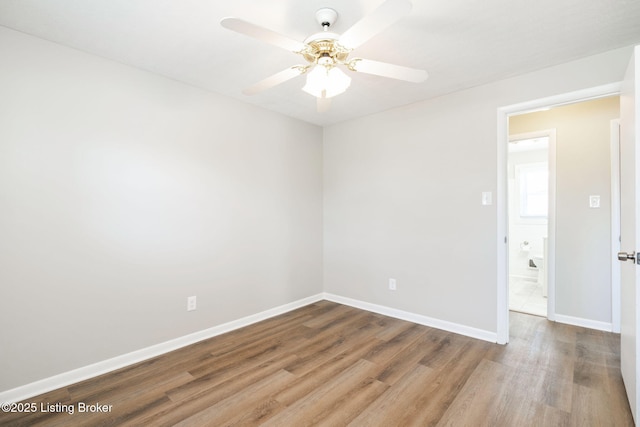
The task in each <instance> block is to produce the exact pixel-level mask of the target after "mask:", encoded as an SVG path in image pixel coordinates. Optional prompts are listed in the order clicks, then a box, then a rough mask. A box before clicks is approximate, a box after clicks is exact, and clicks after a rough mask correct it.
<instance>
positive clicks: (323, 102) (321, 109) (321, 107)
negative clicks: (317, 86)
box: [316, 91, 331, 113]
mask: <svg viewBox="0 0 640 427" xmlns="http://www.w3.org/2000/svg"><path fill="white" fill-rule="evenodd" d="M322 92H323V93H322V95H325V93H324V91H322ZM316 99H317V101H316V108H317V109H318V113H326V112H327V111H329V109H330V108H331V98H327V97H326V96H322V97H318V98H316Z"/></svg>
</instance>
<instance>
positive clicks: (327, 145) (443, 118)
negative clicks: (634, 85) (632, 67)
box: [324, 48, 631, 333]
mask: <svg viewBox="0 0 640 427" xmlns="http://www.w3.org/2000/svg"><path fill="white" fill-rule="evenodd" d="M630 53H631V48H625V49H619V50H615V51H610V52H607V53H604V54H601V55H597V56H593V57H589V58H585V59H581V60H577V61H573V62H570V63H567V64H563V65H560V66H556V67H552V68H547V69H543V70H540V71H537V72H534V73H530V74H526V75H522V76H519V77H514V78H511V79H507V80H502V81H499V82H496V83H493V84H489V85H485V86H481V87H477V88H473V89H470V90H465V91H461V92H457V93H452V94H450V95H446V96H443V97H440V98H437V99H432V100H428V101H424V102H420V103H416V104H413V105H409V106H406V107H404V108H398V109H394V110H390V111H387V112H383V113H380V114H376V115H372V116H368V117H364V118H361V119H357V120H351V121H348V122H344V123H341V124H337V125H334V126H330V127H327V128H325V137H324V248H325V249H324V286H325V291H327V292H331V293H339V294H341V295H343V296H345V297H349V298H354V299H357V300H361V301H365V302H368V303H371V304H379V305H384V306H387V307H392V308H395V309H399V310H405V311H409V312H412V313H416V314H419V315H423V316H428V317H431V318H436V319H440V320H444V321H448V322H453V323H456V324H460V325H464V326H469V327H473V328H477V329H481V330H485V331H490V332H494V333H496V332H497V285H496V281H497V268H496V265H497V253H496V252H497V249H496V248H497V244H498V242H497V228H496V227H497V212H496V205H495V204H494V205H492V206H482V205H481V193H482V192H483V191H491V192H493V194H494V197H495V194H496V189H497V157H498V155H497V126H496V121H497V118H496V117H497V109H498V108H499V107H502V106H508V105H513V104H517V103H521V102H525V101H529V100H534V99H540V98H544V97H547V96H552V95H558V94H563V93H567V92H572V91H576V90H580V89H584V88H590V87H596V86H600V85H604V84H608V83H612V82H619V81H620V80H621V79H622V76H623V74H624V70H625V68H626V64H627V63H628V60H629V57H630ZM432 77H433V78H437V76H432ZM426 84H428V82H427V83H426ZM390 277H393V278H396V279H397V287H398V290H397V291H395V292H392V291H389V290H388V289H387V280H388V278H390Z"/></svg>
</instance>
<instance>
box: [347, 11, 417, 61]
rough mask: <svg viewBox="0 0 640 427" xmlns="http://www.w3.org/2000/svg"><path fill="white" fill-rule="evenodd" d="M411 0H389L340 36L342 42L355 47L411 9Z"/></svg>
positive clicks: (351, 47) (349, 46)
mask: <svg viewBox="0 0 640 427" xmlns="http://www.w3.org/2000/svg"><path fill="white" fill-rule="evenodd" d="M411 7H412V4H411V2H410V1H409V0H387V1H385V2H384V3H382V4H381V5H380V6H378V8H377V9H376V10H374V11H373V12H372V13H371V14H369V15H367V16H365V17H364V18H362V19H361V20H360V21H358V22H356V23H355V24H354V25H353V26H352V27H351V28H349V29H348V30H347V31H346V32H345V33H344V34H342V36H341V37H340V44H341V45H343V46H344V47H346V48H348V49H355V48H357V47H358V46H360V45H361V44H363V43H364V42H366V41H367V40H369V39H370V38H371V37H373V36H375V35H376V34H378V33H379V32H381V31H382V30H384V29H385V28H387V27H388V26H390V25H391V24H393V23H395V22H396V21H398V20H399V19H400V18H402V17H403V16H405V15H407V14H408V13H409V12H410V11H411Z"/></svg>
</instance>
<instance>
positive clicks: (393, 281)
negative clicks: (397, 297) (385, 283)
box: [389, 279, 396, 291]
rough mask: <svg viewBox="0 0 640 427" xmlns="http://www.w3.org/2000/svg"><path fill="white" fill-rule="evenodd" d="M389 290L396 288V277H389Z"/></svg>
mask: <svg viewBox="0 0 640 427" xmlns="http://www.w3.org/2000/svg"><path fill="white" fill-rule="evenodd" d="M389 290H390V291H395V290H396V279H389Z"/></svg>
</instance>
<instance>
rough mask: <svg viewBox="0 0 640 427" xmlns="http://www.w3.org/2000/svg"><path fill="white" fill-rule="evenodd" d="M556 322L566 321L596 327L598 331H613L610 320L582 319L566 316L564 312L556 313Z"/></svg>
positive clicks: (576, 324) (575, 324) (571, 323)
mask: <svg viewBox="0 0 640 427" xmlns="http://www.w3.org/2000/svg"><path fill="white" fill-rule="evenodd" d="M556 322H558V323H565V324H567V325H573V326H580V327H583V328H589V329H596V330H598V331H605V332H612V330H613V325H612V324H611V323H608V322H599V321H597V320H590V319H582V318H580V317H573V316H565V315H564V314H557V315H556Z"/></svg>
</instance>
